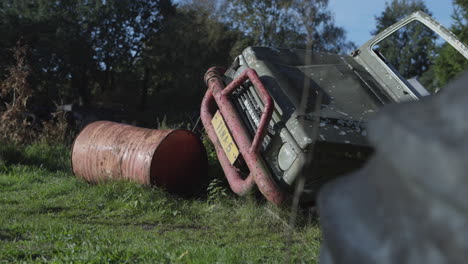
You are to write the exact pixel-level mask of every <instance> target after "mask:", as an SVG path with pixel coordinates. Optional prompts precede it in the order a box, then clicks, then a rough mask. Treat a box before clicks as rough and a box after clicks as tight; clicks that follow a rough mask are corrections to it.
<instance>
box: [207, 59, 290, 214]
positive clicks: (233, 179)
mask: <svg viewBox="0 0 468 264" xmlns="http://www.w3.org/2000/svg"><path fill="white" fill-rule="evenodd" d="M223 73H224V70H223V69H221V68H217V67H213V68H210V69H209V70H208V71H207V72H206V74H205V82H206V84H207V85H208V90H207V92H206V94H205V97H204V98H203V101H202V105H201V114H200V115H201V119H202V122H203V125H204V126H205V129H206V131H207V133H208V137H209V138H210V140H211V142H213V145H214V146H215V149H216V154H217V155H218V159H219V162H220V163H221V166H222V167H223V170H224V173H225V175H226V178H227V180H228V182H229V185H230V187H231V189H232V190H233V191H234V192H235V193H237V194H239V195H244V194H246V193H247V192H249V191H250V190H251V189H252V188H253V187H254V185H255V184H256V185H257V186H258V189H259V190H260V192H261V193H262V194H263V195H264V196H265V197H266V198H267V200H269V201H270V202H272V203H274V204H277V205H279V204H281V203H282V202H283V201H284V200H285V194H284V193H283V192H282V191H281V190H280V189H279V188H278V186H277V184H276V183H275V182H274V180H273V179H272V177H271V175H270V172H269V171H268V169H267V167H266V165H265V163H264V161H263V158H262V157H261V156H260V153H259V151H260V146H261V143H262V141H263V139H264V137H265V133H266V129H267V126H268V124H269V122H270V120H271V116H272V114H273V108H274V104H273V99H272V98H271V96H270V94H269V93H268V92H267V90H266V89H265V87H264V86H263V84H262V82H261V81H260V78H259V77H258V75H257V73H256V72H255V70H253V69H246V70H245V71H243V72H242V73H241V75H240V76H239V77H237V78H236V79H235V80H234V81H232V82H231V83H230V84H229V85H228V86H227V87H224V84H223V80H222V78H221V76H222V74H223ZM247 79H249V80H250V81H251V82H252V84H253V86H254V87H255V89H256V90H257V92H258V93H259V95H260V97H261V99H262V101H263V103H264V110H263V113H262V116H261V118H260V122H259V126H258V129H257V132H256V133H255V136H254V138H253V140H252V141H251V140H250V138H249V134H248V133H247V130H246V129H245V127H244V125H243V124H242V121H241V119H240V118H239V115H238V113H237V111H236V108H235V107H234V105H233V104H232V102H231V101H230V100H229V95H230V94H231V93H232V92H233V91H234V90H235V89H236V88H237V87H239V86H240V85H241V84H242V83H244V82H245V81H246V80H247ZM218 109H219V111H220V113H221V115H222V116H223V119H224V121H225V122H226V125H227V127H228V129H229V131H230V132H231V135H232V137H233V138H234V141H235V143H236V144H237V146H238V148H239V152H240V154H241V155H242V156H243V158H244V160H245V163H246V164H247V167H248V168H249V170H250V174H249V175H248V176H247V178H245V179H243V178H242V177H241V174H240V170H239V169H238V168H236V167H235V166H234V165H231V164H230V163H229V160H228V158H227V156H226V154H225V153H224V150H223V148H222V147H221V144H220V142H219V140H218V136H217V135H216V132H215V129H214V127H213V125H212V124H211V120H212V119H213V116H214V114H215V113H216V110H218Z"/></svg>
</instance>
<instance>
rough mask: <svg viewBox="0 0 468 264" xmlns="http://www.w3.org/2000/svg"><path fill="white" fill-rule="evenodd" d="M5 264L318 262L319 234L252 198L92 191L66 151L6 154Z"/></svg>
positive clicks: (2, 203) (2, 171)
mask: <svg viewBox="0 0 468 264" xmlns="http://www.w3.org/2000/svg"><path fill="white" fill-rule="evenodd" d="M0 157H1V160H2V164H3V165H2V164H0V210H1V212H2V213H1V214H0V240H1V243H0V262H12V263H16V262H24V261H26V262H60V263H62V262H82V263H111V262H112V263H136V262H138V263H141V262H146V263H215V262H216V263H283V262H284V260H285V259H287V258H286V257H287V255H288V254H291V256H292V257H291V261H292V262H294V263H316V262H317V261H318V260H317V259H318V251H319V247H320V240H321V233H320V229H319V227H318V225H317V224H316V223H315V222H313V223H309V222H308V221H305V220H301V221H302V222H300V223H298V228H297V229H296V230H295V231H294V233H293V241H292V243H289V241H288V239H286V237H287V233H286V232H288V229H287V227H286V226H285V221H286V220H284V219H288V218H287V213H288V212H287V210H285V209H278V208H276V207H274V206H271V205H269V204H267V203H265V202H262V201H258V200H256V199H254V198H253V197H247V198H238V197H235V196H232V195H230V194H228V195H227V196H221V197H218V198H217V199H206V198H204V199H182V198H179V197H175V196H172V195H169V194H167V193H165V192H163V191H161V190H158V189H156V188H150V187H145V186H140V185H136V184H133V183H129V182H110V183H106V184H102V185H90V184H87V183H85V182H82V181H79V180H76V179H75V177H74V176H73V175H72V174H71V172H70V165H69V161H68V149H67V148H65V147H63V146H56V147H48V146H46V145H44V144H34V145H32V146H28V147H22V148H21V147H12V146H2V147H0Z"/></svg>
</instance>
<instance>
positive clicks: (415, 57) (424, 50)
mask: <svg viewBox="0 0 468 264" xmlns="http://www.w3.org/2000/svg"><path fill="white" fill-rule="evenodd" d="M418 10H421V11H424V12H426V13H428V14H430V12H429V10H428V9H427V7H426V5H425V4H424V2H423V1H421V0H393V1H391V2H390V3H387V4H386V7H385V10H384V11H383V12H382V13H381V14H380V15H379V16H377V17H376V18H375V20H376V24H377V26H376V29H375V30H374V31H373V32H372V34H374V35H376V34H378V33H380V32H381V31H382V30H384V29H386V28H388V27H389V26H391V25H393V24H394V23H396V22H398V21H399V20H400V19H402V18H404V17H405V16H407V15H410V14H411V13H413V12H414V11H418ZM435 39H436V34H435V33H434V32H433V31H432V30H428V29H426V27H425V26H424V25H422V24H420V23H419V22H413V23H411V24H408V25H407V26H405V27H404V28H402V29H400V30H398V31H397V32H395V33H393V34H392V35H390V36H389V37H387V38H386V39H385V40H384V41H382V42H380V43H379V47H378V50H379V52H380V53H382V54H383V55H384V56H385V58H386V59H387V60H388V61H389V63H390V64H391V65H393V66H394V67H395V68H396V69H397V70H398V72H400V73H401V74H402V75H403V76H405V77H406V78H412V77H421V76H422V75H423V74H424V72H426V71H428V70H429V68H430V67H431V65H432V64H433V63H434V62H433V60H432V56H431V54H432V53H434V51H435V50H436V43H435Z"/></svg>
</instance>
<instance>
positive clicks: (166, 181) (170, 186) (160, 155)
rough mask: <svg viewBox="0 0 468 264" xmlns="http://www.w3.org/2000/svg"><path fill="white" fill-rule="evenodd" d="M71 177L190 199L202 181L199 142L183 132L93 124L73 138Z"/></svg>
mask: <svg viewBox="0 0 468 264" xmlns="http://www.w3.org/2000/svg"><path fill="white" fill-rule="evenodd" d="M72 167H73V173H74V174H75V175H76V176H77V177H78V178H82V179H84V180H86V181H88V182H94V183H97V182H101V181H106V180H121V179H124V180H130V181H134V182H137V183H141V184H147V185H155V186H158V187H161V188H164V189H166V190H167V191H169V192H172V193H178V194H193V193H196V192H198V191H200V189H201V188H202V187H203V186H204V184H205V183H206V180H207V169H208V161H207V156H206V151H205V149H204V147H203V144H202V143H201V141H200V139H199V138H198V137H197V136H195V135H194V134H193V133H191V132H189V131H186V130H154V129H146V128H139V127H134V126H130V125H124V124H119V123H114V122H109V121H98V122H94V123H91V124H89V125H87V126H86V127H85V128H84V129H83V130H82V131H81V132H80V134H79V135H78V136H77V137H76V139H75V143H74V144H73V150H72Z"/></svg>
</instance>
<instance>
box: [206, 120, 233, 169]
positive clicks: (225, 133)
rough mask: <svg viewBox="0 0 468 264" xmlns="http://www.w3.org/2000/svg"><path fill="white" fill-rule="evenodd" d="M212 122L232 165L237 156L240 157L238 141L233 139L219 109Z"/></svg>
mask: <svg viewBox="0 0 468 264" xmlns="http://www.w3.org/2000/svg"><path fill="white" fill-rule="evenodd" d="M211 124H212V125H213V127H214V129H215V132H216V135H217V136H218V140H219V142H220V143H221V146H222V147H223V150H224V153H226V156H227V158H228V160H229V162H230V163H231V165H232V164H234V162H235V161H236V159H237V157H239V149H237V146H236V143H234V140H232V137H231V133H229V130H228V128H227V127H226V123H224V119H223V117H222V116H221V113H219V111H217V112H216V114H215V116H214V117H213V119H212V120H211Z"/></svg>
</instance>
